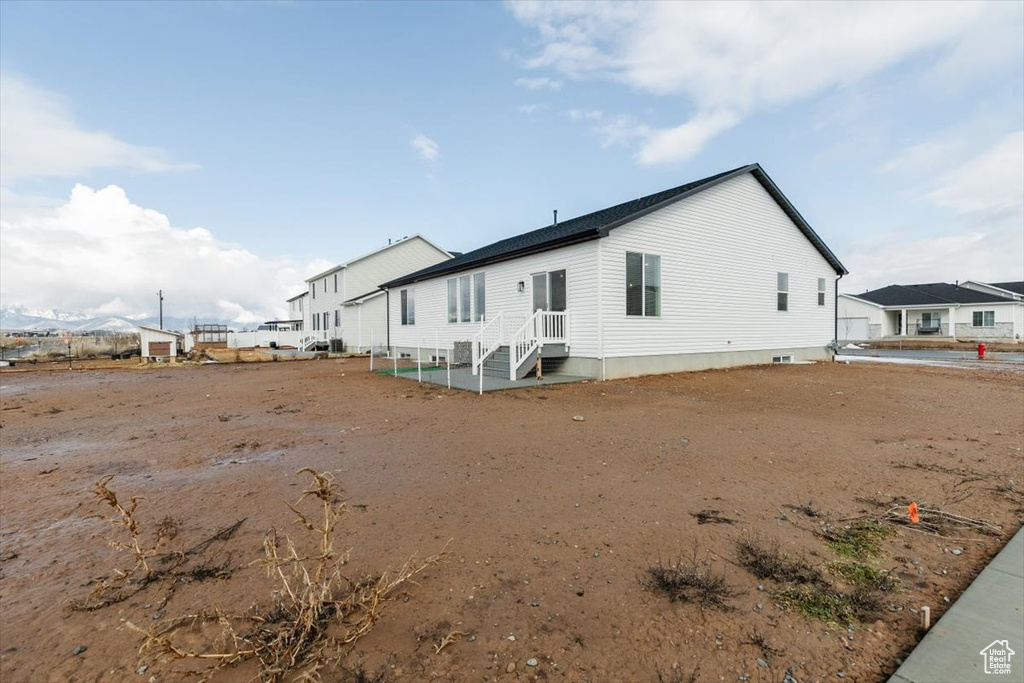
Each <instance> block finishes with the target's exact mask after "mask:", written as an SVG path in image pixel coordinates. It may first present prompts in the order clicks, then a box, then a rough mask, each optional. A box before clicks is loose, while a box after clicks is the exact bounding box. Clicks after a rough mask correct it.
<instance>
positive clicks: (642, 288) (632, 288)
mask: <svg viewBox="0 0 1024 683" xmlns="http://www.w3.org/2000/svg"><path fill="white" fill-rule="evenodd" d="M626 315H636V316H642V317H657V316H660V315H661V257H660V256H658V255H656V254H641V253H637V252H632V251H627V252H626Z"/></svg>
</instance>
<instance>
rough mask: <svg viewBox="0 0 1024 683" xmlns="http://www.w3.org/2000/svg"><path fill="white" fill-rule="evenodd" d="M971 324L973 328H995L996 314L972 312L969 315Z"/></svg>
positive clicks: (992, 312)
mask: <svg viewBox="0 0 1024 683" xmlns="http://www.w3.org/2000/svg"><path fill="white" fill-rule="evenodd" d="M971 317H972V321H971V324H972V325H973V326H974V327H995V326H996V312H995V311H974V313H972V314H971Z"/></svg>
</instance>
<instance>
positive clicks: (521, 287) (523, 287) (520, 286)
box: [516, 280, 526, 292]
mask: <svg viewBox="0 0 1024 683" xmlns="http://www.w3.org/2000/svg"><path fill="white" fill-rule="evenodd" d="M516 289H518V290H519V291H520V292H525V291H526V283H525V282H523V281H522V280H520V281H519V284H517V285H516Z"/></svg>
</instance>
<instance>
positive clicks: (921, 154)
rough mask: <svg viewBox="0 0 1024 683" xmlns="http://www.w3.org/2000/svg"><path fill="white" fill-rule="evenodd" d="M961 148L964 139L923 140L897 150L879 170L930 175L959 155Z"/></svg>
mask: <svg viewBox="0 0 1024 683" xmlns="http://www.w3.org/2000/svg"><path fill="white" fill-rule="evenodd" d="M963 149H964V141H963V140H959V139H937V140H925V141H924V142H919V143H918V144H916V145H912V146H910V147H908V148H906V149H905V150H903V151H901V152H899V153H898V154H896V156H894V157H893V158H892V159H890V160H889V161H887V162H885V164H883V165H882V167H881V168H880V169H879V170H881V171H882V172H883V173H900V174H903V175H923V174H929V175H930V174H933V173H935V171H936V169H940V168H943V167H944V166H945V165H946V164H947V163H948V162H949V160H950V159H951V158H956V157H957V156H959V155H960V154H961V152H962V151H963Z"/></svg>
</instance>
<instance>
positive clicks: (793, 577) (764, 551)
mask: <svg viewBox="0 0 1024 683" xmlns="http://www.w3.org/2000/svg"><path fill="white" fill-rule="evenodd" d="M736 559H737V561H738V562H739V564H740V566H741V567H744V568H746V569H747V570H748V571H750V573H751V574H753V575H754V576H756V577H757V578H759V579H771V580H773V581H779V582H783V583H821V582H822V581H823V579H822V576H821V572H819V571H818V570H817V569H815V568H814V567H812V566H810V565H809V564H807V562H805V561H804V560H802V559H799V558H794V557H790V556H788V555H786V554H785V553H783V552H782V551H781V550H780V549H779V541H778V539H771V540H766V539H764V538H761V537H760V536H741V537H740V538H739V539H738V540H737V541H736Z"/></svg>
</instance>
